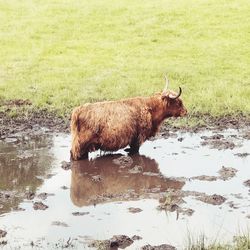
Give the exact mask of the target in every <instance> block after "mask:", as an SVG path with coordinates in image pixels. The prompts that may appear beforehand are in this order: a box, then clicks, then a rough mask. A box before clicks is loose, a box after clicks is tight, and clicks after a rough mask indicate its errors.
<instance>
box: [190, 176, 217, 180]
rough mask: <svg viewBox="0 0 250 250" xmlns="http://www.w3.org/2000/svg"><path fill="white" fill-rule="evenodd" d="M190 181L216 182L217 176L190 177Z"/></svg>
mask: <svg viewBox="0 0 250 250" xmlns="http://www.w3.org/2000/svg"><path fill="white" fill-rule="evenodd" d="M191 179H192V180H199V181H217V179H218V177H217V176H208V175H199V176H194V177H191Z"/></svg>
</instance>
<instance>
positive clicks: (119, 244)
mask: <svg viewBox="0 0 250 250" xmlns="http://www.w3.org/2000/svg"><path fill="white" fill-rule="evenodd" d="M133 237H134V236H133ZM133 243H134V240H132V238H130V237H128V236H126V235H114V236H113V237H112V238H111V239H109V240H95V241H93V242H92V243H91V244H90V245H89V247H94V248H96V249H107V250H109V249H110V250H111V249H112V250H116V249H119V248H121V249H125V248H126V247H128V246H130V245H131V244H133Z"/></svg>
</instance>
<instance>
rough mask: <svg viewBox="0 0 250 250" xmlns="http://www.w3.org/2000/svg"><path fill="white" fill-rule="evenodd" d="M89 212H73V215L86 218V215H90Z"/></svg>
mask: <svg viewBox="0 0 250 250" xmlns="http://www.w3.org/2000/svg"><path fill="white" fill-rule="evenodd" d="M88 214H89V212H73V213H72V215H74V216H84V215H88Z"/></svg>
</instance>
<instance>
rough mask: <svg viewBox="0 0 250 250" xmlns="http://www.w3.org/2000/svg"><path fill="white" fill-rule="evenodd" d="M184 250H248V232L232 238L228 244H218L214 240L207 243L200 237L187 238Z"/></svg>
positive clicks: (249, 245)
mask: <svg viewBox="0 0 250 250" xmlns="http://www.w3.org/2000/svg"><path fill="white" fill-rule="evenodd" d="M185 249H186V250H248V249H250V234H249V232H248V233H246V234H244V233H241V234H240V235H238V236H234V238H233V241H232V242H230V243H220V242H218V240H215V241H214V242H213V243H207V242H206V237H205V236H204V235H202V236H201V237H200V238H199V239H193V238H192V237H191V236H189V238H188V244H187V247H186V248H185Z"/></svg>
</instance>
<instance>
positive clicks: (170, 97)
mask: <svg viewBox="0 0 250 250" xmlns="http://www.w3.org/2000/svg"><path fill="white" fill-rule="evenodd" d="M181 92H182V90H181V87H179V93H178V95H177V96H175V97H170V98H171V99H177V98H178V97H180V95H181Z"/></svg>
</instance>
